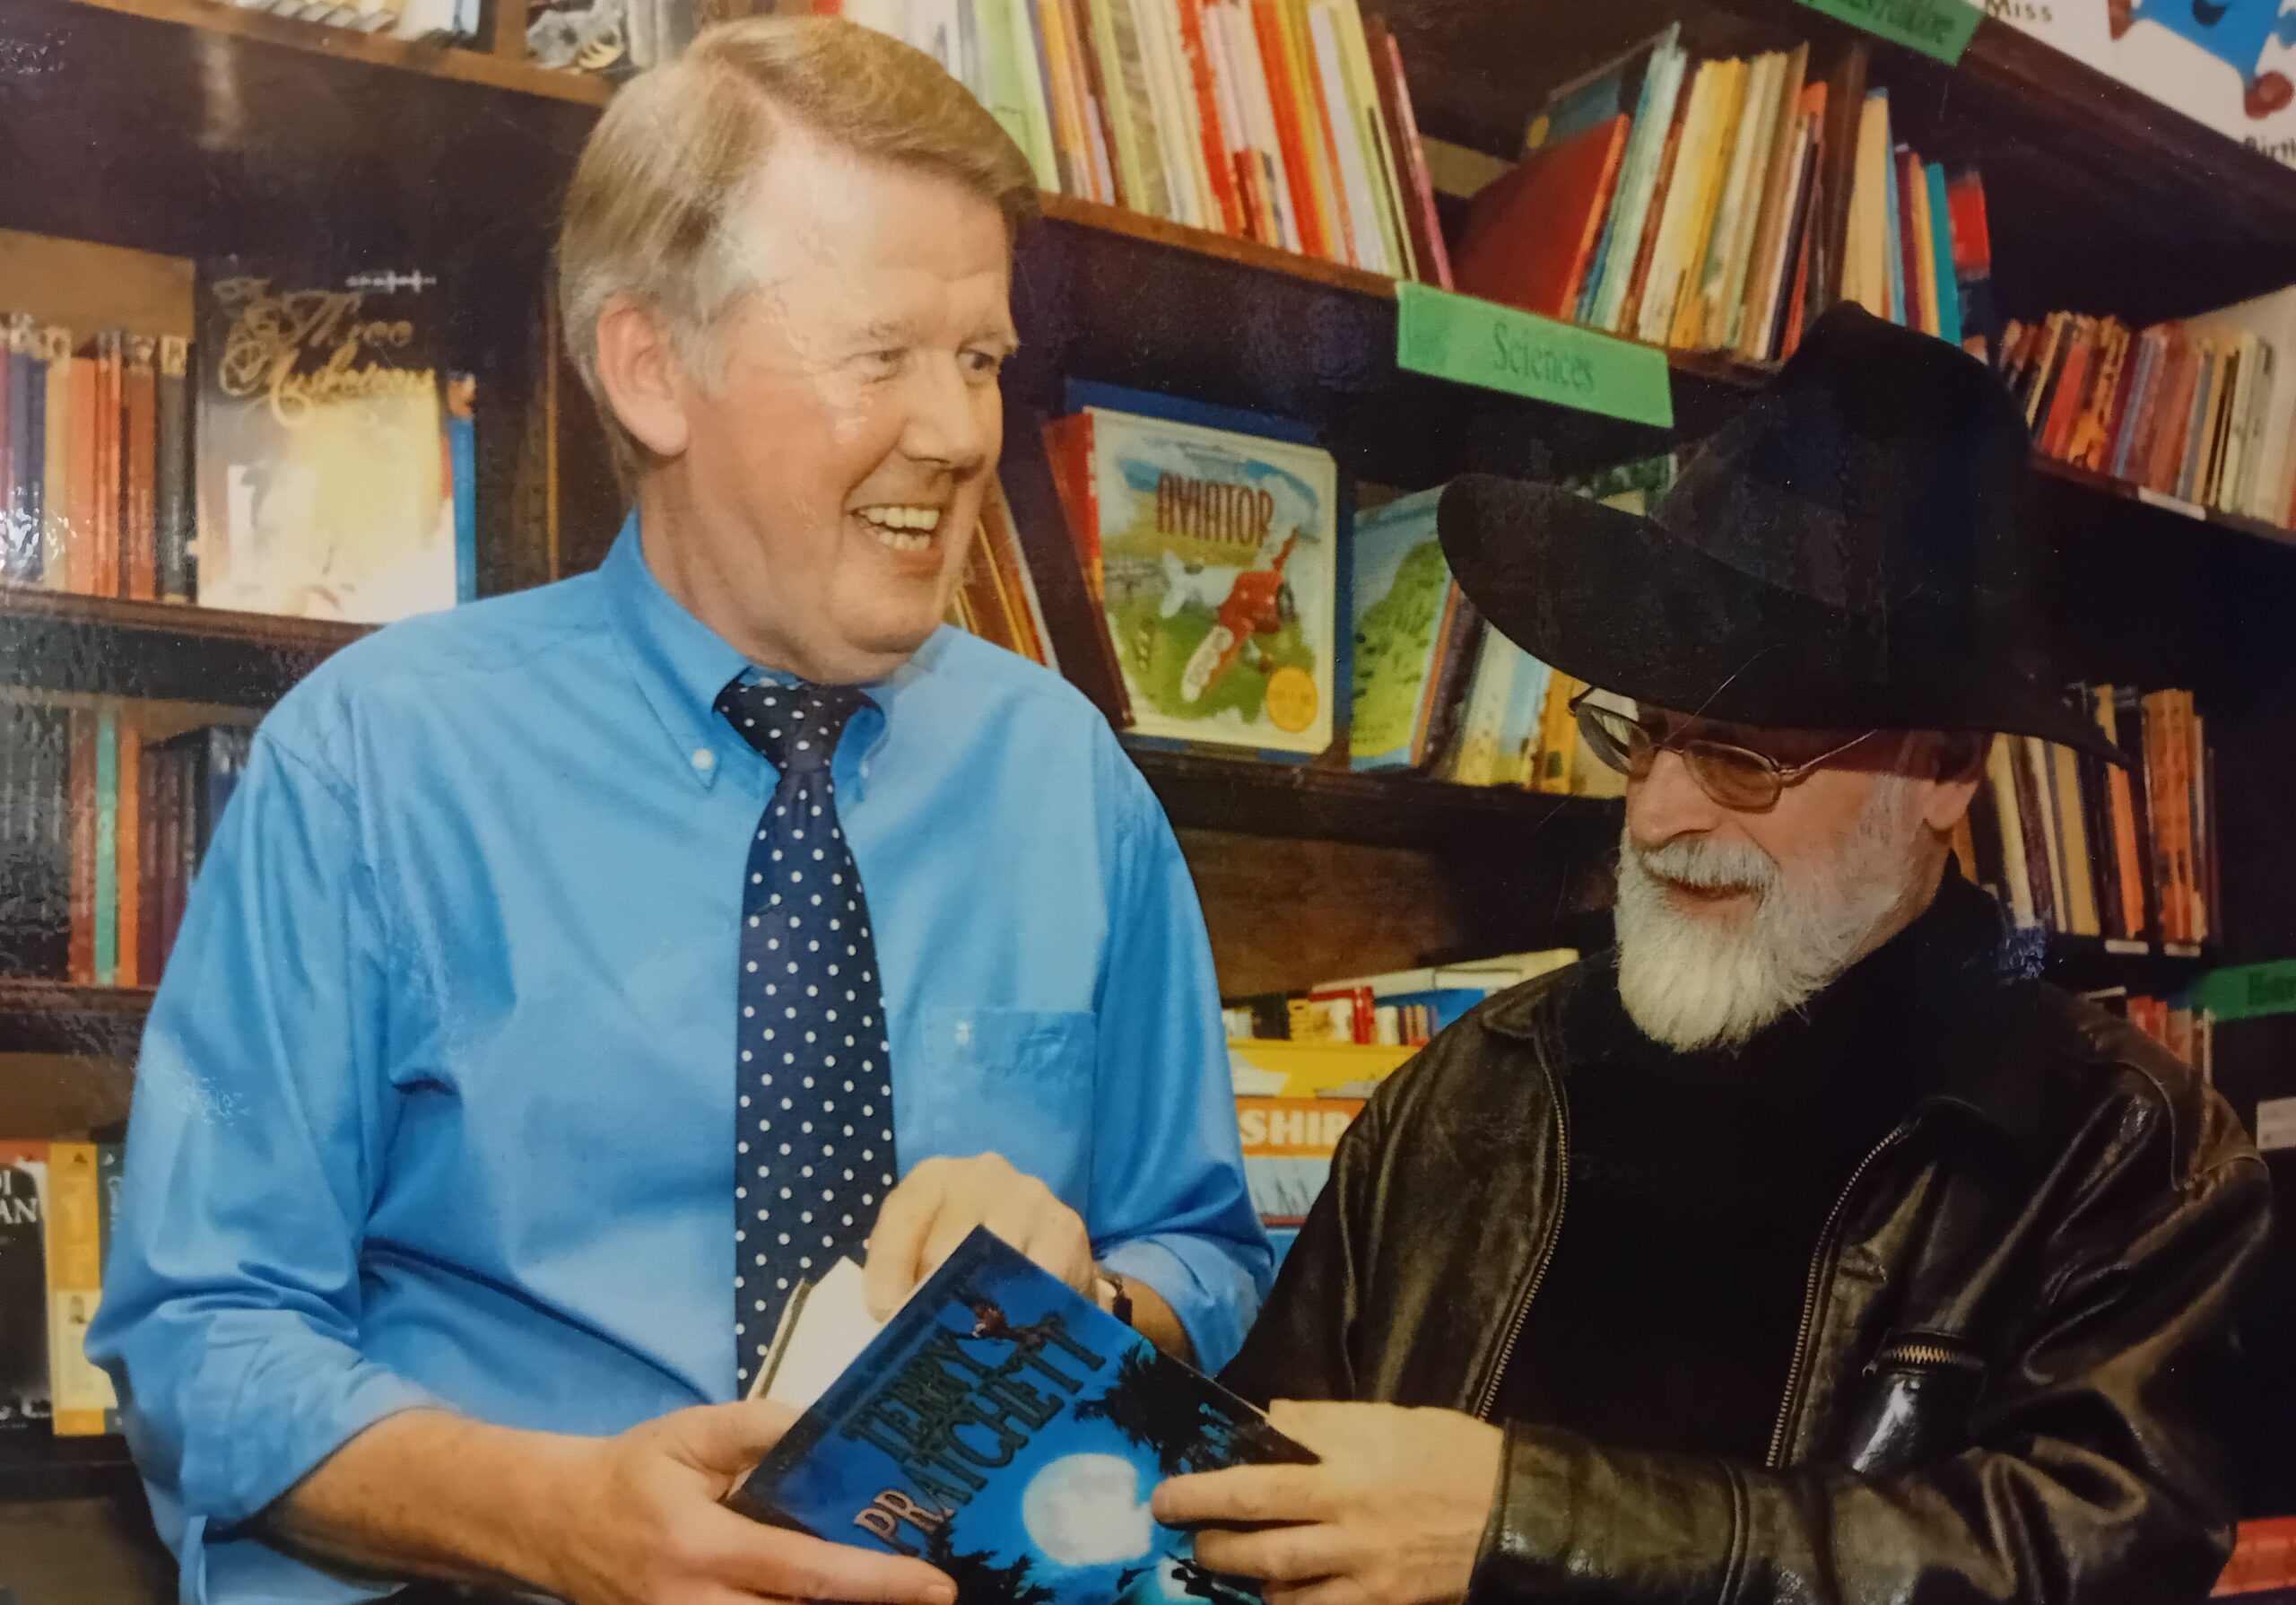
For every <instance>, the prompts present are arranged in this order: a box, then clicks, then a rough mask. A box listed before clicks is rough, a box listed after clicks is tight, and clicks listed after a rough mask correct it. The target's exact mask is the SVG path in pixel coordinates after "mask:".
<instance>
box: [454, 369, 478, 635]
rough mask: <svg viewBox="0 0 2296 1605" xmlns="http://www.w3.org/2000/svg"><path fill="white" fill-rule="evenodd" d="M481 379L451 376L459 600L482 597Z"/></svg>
mask: <svg viewBox="0 0 2296 1605" xmlns="http://www.w3.org/2000/svg"><path fill="white" fill-rule="evenodd" d="M477 407H478V379H477V378H476V377H475V376H474V375H472V374H468V373H457V374H453V375H450V376H449V377H448V380H447V441H446V450H447V483H448V486H449V487H450V490H451V493H452V494H453V497H454V517H455V600H456V601H457V602H475V601H477V600H478V412H477Z"/></svg>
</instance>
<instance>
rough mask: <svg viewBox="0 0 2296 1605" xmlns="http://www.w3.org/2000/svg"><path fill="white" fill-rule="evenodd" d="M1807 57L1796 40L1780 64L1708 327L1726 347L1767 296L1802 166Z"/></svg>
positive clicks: (1739, 340)
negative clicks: (1740, 222)
mask: <svg viewBox="0 0 2296 1605" xmlns="http://www.w3.org/2000/svg"><path fill="white" fill-rule="evenodd" d="M1809 58H1810V48H1809V47H1808V46H1807V45H1797V46H1796V47H1795V48H1794V49H1793V51H1792V52H1791V53H1789V54H1788V55H1787V56H1786V57H1784V58H1783V59H1782V60H1781V61H1780V63H1779V67H1778V73H1777V83H1775V85H1774V86H1773V88H1772V92H1771V94H1770V113H1769V116H1770V126H1769V129H1768V138H1767V143H1766V144H1765V145H1764V155H1763V158H1762V161H1761V165H1760V167H1759V169H1758V170H1756V171H1755V172H1754V174H1753V176H1752V192H1751V193H1750V194H1749V195H1748V196H1747V203H1746V210H1745V225H1744V231H1743V233H1742V235H1741V238H1740V240H1739V242H1738V244H1737V245H1736V246H1735V248H1734V249H1733V251H1732V253H1731V261H1730V269H1729V276H1728V278H1727V279H1726V281H1725V282H1724V283H1723V286H1722V292H1721V296H1720V298H1719V301H1718V310H1719V314H1720V318H1721V322H1720V324H1719V325H1718V327H1712V328H1709V331H1708V334H1709V340H1710V342H1711V343H1712V344H1713V345H1717V346H1718V347H1721V348H1723V349H1726V350H1732V351H1735V350H1738V349H1739V348H1740V347H1741V346H1742V345H1744V341H1745V338H1746V332H1747V328H1748V326H1749V325H1750V324H1752V322H1753V321H1754V319H1755V318H1756V317H1757V316H1758V314H1759V309H1760V307H1761V305H1762V304H1764V303H1765V302H1766V301H1767V299H1768V298H1767V297H1766V295H1765V294H1764V293H1763V290H1762V285H1763V284H1764V283H1765V282H1766V280H1767V277H1768V269H1769V266H1770V262H1771V260H1772V258H1773V257H1774V256H1775V255H1776V251H1777V245H1778V240H1779V235H1780V233H1781V231H1783V230H1784V228H1785V226H1786V220H1787V216H1788V215H1789V214H1790V206H1791V192H1792V189H1793V185H1794V180H1795V178H1796V175H1797V172H1798V170H1799V168H1800V166H1801V137H1802V96H1803V88H1804V84H1803V80H1804V78H1805V75H1806V74H1807V72H1808V70H1809Z"/></svg>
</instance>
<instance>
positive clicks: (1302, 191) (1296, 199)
mask: <svg viewBox="0 0 2296 1605" xmlns="http://www.w3.org/2000/svg"><path fill="white" fill-rule="evenodd" d="M1250 4H1251V13H1252V31H1253V33H1254V34H1256V35H1257V37H1258V39H1259V57H1260V70H1261V74H1262V75H1263V76H1264V77H1265V78H1266V80H1267V98H1268V101H1269V103H1270V105H1271V106H1272V107H1273V108H1274V111H1275V143H1276V144H1277V145H1278V146H1279V147H1280V148H1281V149H1282V151H1283V175H1284V178H1285V179H1286V180H1287V182H1288V183H1289V184H1290V186H1291V215H1292V217H1293V218H1294V219H1295V220H1296V221H1297V222H1298V224H1299V229H1300V250H1301V251H1303V252H1305V253H1306V254H1307V255H1309V256H1310V257H1326V258H1327V259H1334V260H1344V259H1345V257H1344V254H1343V255H1340V256H1338V257H1335V256H1334V251H1333V242H1332V240H1330V239H1329V237H1328V236H1327V235H1326V233H1325V231H1324V214H1323V212H1322V209H1321V208H1320V207H1318V205H1317V204H1316V180H1315V175H1314V174H1313V172H1311V171H1310V170H1309V167H1308V149H1307V146H1306V144H1304V143H1303V141H1304V140H1305V138H1306V129H1307V123H1306V121H1305V120H1304V119H1303V118H1301V116H1300V103H1299V101H1298V100H1297V99H1295V98H1294V96H1293V94H1292V85H1291V72H1290V63H1291V55H1290V53H1289V52H1287V51H1286V50H1285V49H1284V48H1283V19H1282V18H1281V17H1279V16H1277V15H1276V14H1275V5H1274V0H1250Z"/></svg>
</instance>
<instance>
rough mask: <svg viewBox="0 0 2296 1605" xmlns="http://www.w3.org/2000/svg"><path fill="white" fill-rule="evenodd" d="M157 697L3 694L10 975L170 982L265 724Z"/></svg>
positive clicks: (6, 965)
mask: <svg viewBox="0 0 2296 1605" xmlns="http://www.w3.org/2000/svg"><path fill="white" fill-rule="evenodd" d="M157 707H158V705H157V704H143V703H136V702H108V701H107V702H98V703H94V704H93V705H85V704H74V705H72V706H62V705H57V704H51V703H47V702H32V701H28V700H11V701H6V702H0V864H4V865H5V866H6V871H7V879H8V885H9V888H10V891H9V895H8V897H7V898H6V899H5V900H4V901H0V974H6V975H16V976H25V977H31V978H39V979H45V980H52V981H74V982H77V983H80V984H83V985H89V986H153V985H156V984H158V982H159V979H160V973H161V969H162V968H163V967H164V966H165V964H166V962H167V955H168V954H169V952H170V949H171V948H172V947H173V946H174V944H175V936H176V930H177V928H178V926H179V925H180V924H181V923H182V920H183V911H184V903H185V899H186V898H187V896H188V894H189V892H190V887H191V882H192V878H193V877H194V876H195V875H196V873H197V872H198V868H199V863H200V860H201V859H203V858H204V856H205V854H206V850H207V843H208V841H209V839H210V838H211V837H212V836H213V833H214V828H215V822H216V820H217V819H219V818H220V817H222V811H223V805H224V804H225V803H226V802H228V801H229V800H230V795H231V792H232V790H233V789H234V788H235V787H236V786H237V784H238V781H239V774H240V772H241V771H242V770H243V769H244V768H245V767H246V764H247V759H248V749H249V743H250V741H251V740H252V738H253V734H254V732H253V730H252V728H250V727H248V726H245V725H206V726H201V727H198V728H192V729H188V730H178V731H175V732H173V733H163V732H162V731H161V728H159V727H158V726H157V723H156V721H157V720H158V718H159V714H158V712H157V711H156V709H157ZM147 720H150V721H153V722H152V723H151V724H149V725H147V723H146V722H145V721H147Z"/></svg>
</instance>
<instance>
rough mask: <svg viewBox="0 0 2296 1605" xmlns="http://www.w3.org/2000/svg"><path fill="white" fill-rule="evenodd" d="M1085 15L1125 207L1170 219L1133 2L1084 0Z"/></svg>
mask: <svg viewBox="0 0 2296 1605" xmlns="http://www.w3.org/2000/svg"><path fill="white" fill-rule="evenodd" d="M1085 11H1086V13H1087V14H1088V15H1089V16H1090V18H1091V30H1092V54H1093V56H1094V57H1097V58H1098V60H1099V62H1100V87H1101V90H1102V92H1103V93H1105V94H1106V95H1107V97H1108V100H1107V101H1106V103H1105V104H1104V105H1103V106H1102V107H1101V110H1102V111H1103V112H1104V113H1106V114H1107V118H1108V127H1109V144H1110V145H1111V146H1112V147H1113V148H1112V149H1111V151H1110V152H1109V154H1110V155H1111V156H1112V157H1113V158H1114V159H1115V161H1116V170H1117V182H1118V184H1119V185H1120V186H1122V188H1123V190H1124V204H1125V205H1126V206H1128V207H1130V208H1131V209H1132V210H1133V211H1135V212H1144V213H1147V214H1149V215H1151V216H1153V217H1170V216H1171V215H1172V202H1171V196H1170V195H1169V194H1167V193H1166V191H1165V188H1164V167H1163V163H1162V162H1161V161H1159V160H1158V159H1157V150H1156V144H1155V137H1156V126H1155V116H1154V112H1153V110H1152V108H1151V106H1150V105H1149V102H1148V81H1147V67H1146V64H1145V63H1144V61H1143V60H1142V59H1141V55H1140V38H1139V35H1138V33H1137V31H1135V29H1134V27H1133V22H1132V6H1131V4H1129V0H1085Z"/></svg>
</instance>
